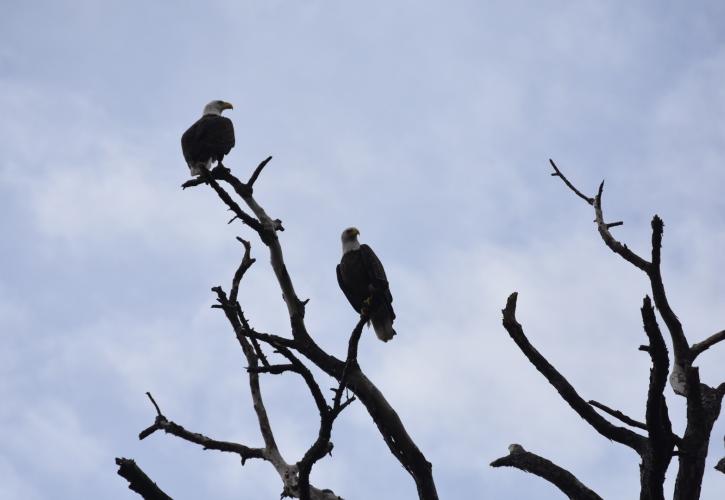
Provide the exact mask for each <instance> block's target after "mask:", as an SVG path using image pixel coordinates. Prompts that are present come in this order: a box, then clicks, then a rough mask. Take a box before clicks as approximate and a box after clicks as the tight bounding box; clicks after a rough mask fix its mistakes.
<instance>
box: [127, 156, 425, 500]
mask: <svg viewBox="0 0 725 500" xmlns="http://www.w3.org/2000/svg"><path fill="white" fill-rule="evenodd" d="M271 159H272V157H271V156H270V157H269V158H267V159H265V160H264V161H263V162H261V163H260V164H259V165H258V166H257V168H256V169H255V170H254V172H253V174H252V175H251V177H250V178H249V180H248V181H247V182H246V183H244V182H242V181H241V180H239V179H238V178H237V177H236V176H234V175H233V174H232V172H231V170H229V169H228V168H226V167H224V166H222V165H219V166H217V167H215V168H214V169H213V170H211V171H208V170H203V171H202V173H201V175H200V176H199V177H197V178H195V179H192V180H190V181H187V182H185V183H184V184H183V185H182V187H183V188H184V189H186V188H191V187H195V186H200V185H208V186H210V187H211V188H212V189H213V190H214V191H215V192H216V194H217V195H218V197H219V198H220V199H221V200H222V202H224V204H225V205H226V206H227V208H228V209H229V210H231V211H232V212H233V213H234V217H233V218H232V219H231V220H230V221H229V223H231V222H233V221H235V220H239V221H241V222H242V223H243V224H245V225H246V226H248V227H249V228H251V229H252V230H253V231H254V232H255V233H257V236H258V237H259V240H260V241H261V242H262V243H263V244H264V245H265V246H266V247H267V250H268V251H269V257H270V263H271V266H272V269H273V271H274V274H275V276H276V278H277V282H278V284H279V287H280V289H281V291H282V297H283V299H284V302H285V304H286V306H287V312H288V315H289V322H290V330H291V332H290V333H291V335H289V336H281V335H275V334H270V333H263V332H258V331H257V330H255V329H254V328H253V327H252V326H250V323H249V321H248V320H247V318H246V316H245V313H244V311H243V310H242V306H241V304H240V303H239V302H238V301H237V296H238V291H239V286H240V283H241V281H242V278H243V276H244V274H245V273H246V271H247V270H248V269H249V268H250V267H251V266H252V264H254V262H255V259H253V258H252V257H251V256H250V250H251V244H250V243H249V242H248V241H245V240H243V239H241V238H238V240H239V241H240V242H241V243H242V244H243V245H244V248H245V251H244V256H243V258H242V261H241V263H240V265H239V268H238V269H237V271H236V273H235V274H234V277H233V279H232V285H231V288H230V291H229V294H228V295H227V293H226V292H225V291H224V289H223V288H222V287H221V286H216V287H214V288H212V291H213V292H214V294H215V296H216V301H217V303H216V304H215V305H213V306H212V307H214V308H217V309H219V310H221V311H222V312H223V313H224V315H225V316H226V318H227V320H228V322H229V324H230V326H231V329H232V331H233V332H234V335H235V337H236V339H237V341H238V343H239V345H240V347H241V350H242V353H243V354H244V356H245V358H246V361H247V372H248V377H249V385H250V389H251V395H252V402H253V406H254V410H255V412H256V416H257V420H258V423H259V430H260V433H261V435H262V440H263V442H264V446H262V447H249V446H246V445H243V444H240V443H232V442H228V441H219V440H216V439H212V438H210V437H207V436H205V435H203V434H199V433H196V432H192V431H189V430H187V429H185V428H184V427H182V426H181V425H179V424H177V423H176V422H174V421H172V420H169V419H168V418H167V417H166V416H165V415H164V414H163V413H162V412H161V409H160V408H159V406H158V405H157V403H156V401H155V400H154V398H153V397H152V396H151V394H149V393H147V395H148V398H149V399H150V401H151V403H152V404H153V406H154V409H155V411H156V417H155V420H154V423H153V424H152V425H151V426H149V427H148V428H146V429H145V430H143V431H142V432H141V433H140V434H139V439H144V438H146V437H148V436H149V435H151V434H153V433H154V432H156V431H160V430H162V431H164V432H165V433H167V434H172V435H174V436H176V437H179V438H181V439H184V440H186V441H189V442H191V443H194V444H197V445H199V446H201V447H202V448H203V449H205V450H216V451H222V452H227V453H234V454H237V455H238V456H239V457H240V458H241V463H242V465H244V463H245V461H246V460H248V459H260V460H265V461H267V462H270V463H271V464H272V466H273V467H274V468H275V470H276V471H277V473H278V474H279V476H280V479H281V481H282V484H283V490H282V496H283V497H285V496H287V497H295V498H300V499H302V500H310V499H312V500H337V499H340V497H339V496H337V495H336V494H335V493H333V492H332V491H330V490H329V489H321V488H317V487H314V486H312V485H311V484H310V472H311V470H312V467H313V466H314V465H315V463H316V462H317V461H319V460H320V459H322V458H323V457H324V456H325V455H326V454H328V453H329V452H330V451H331V450H332V446H333V445H332V442H331V435H332V427H333V424H334V422H335V419H336V418H337V416H338V415H340V413H341V412H342V411H343V410H344V409H345V407H347V406H348V405H349V404H351V403H352V402H353V401H354V400H355V399H358V400H359V401H360V402H361V403H362V404H363V405H364V406H365V408H366V409H367V411H368V413H369V414H370V417H371V418H372V419H373V421H374V422H375V425H376V426H377V428H378V430H379V431H380V434H381V435H382V438H383V439H384V441H385V443H386V444H387V445H388V448H389V449H390V451H391V453H392V454H393V455H394V456H395V458H397V459H398V461H399V462H400V464H401V465H402V466H403V467H404V468H405V469H406V470H407V471H408V473H410V475H411V476H412V477H413V480H414V481H415V484H416V487H417V490H418V497H419V499H420V500H437V498H438V494H437V493H436V487H435V483H434V481H433V474H432V470H431V464H430V463H429V462H428V460H427V459H426V458H425V456H424V455H423V453H422V452H421V451H420V450H419V449H418V447H417V446H416V444H415V442H414V441H413V440H412V439H411V437H410V436H409V435H408V433H407V431H406V429H405V427H404V426H403V422H402V421H401V420H400V418H399V417H398V414H397V413H396V412H395V410H394V409H393V407H392V406H391V405H390V403H388V401H387V400H386V399H385V397H384V396H383V394H382V393H381V392H380V391H379V390H378V388H377V387H376V386H375V385H374V384H373V383H372V381H370V379H368V377H367V376H366V375H365V373H364V372H363V370H362V368H361V366H360V364H359V363H358V360H357V350H358V343H359V341H360V337H361V334H362V329H363V326H364V325H365V323H366V322H367V319H368V318H367V317H366V316H365V315H361V317H360V319H359V321H358V322H357V324H356V325H355V327H354V328H353V330H352V333H351V335H350V339H349V342H348V351H347V355H346V358H345V359H344V360H343V359H339V358H337V357H335V356H333V355H332V354H329V353H327V352H325V351H324V350H323V349H322V348H321V347H320V346H318V345H317V343H316V342H315V341H314V339H313V337H312V335H310V333H309V332H308V331H307V327H306V325H305V307H306V305H307V301H306V300H305V301H303V300H300V299H299V297H298V295H297V292H296V291H295V288H294V285H293V281H292V278H291V276H290V274H289V272H288V271H287V267H286V266H285V263H284V255H283V252H282V246H281V244H280V241H279V238H278V236H277V232H278V231H284V228H283V226H282V222H281V221H280V220H279V219H272V218H271V217H270V216H268V215H267V213H266V212H265V210H264V209H263V208H262V206H261V205H260V204H259V203H258V202H257V200H256V199H255V198H254V196H253V194H254V191H253V188H254V183H255V182H256V181H257V179H258V177H259V175H260V174H261V173H262V170H263V169H264V167H265V166H266V165H267V164H268V163H269V161H270V160H271ZM222 182H223V183H226V184H227V185H228V186H230V187H231V188H232V190H233V192H234V193H235V194H236V197H238V199H241V201H242V202H243V203H244V204H246V206H247V207H248V208H249V210H250V211H251V214H250V213H248V212H246V211H245V210H244V209H243V208H242V207H241V206H240V204H239V203H238V202H237V201H236V200H235V197H234V196H233V195H232V194H230V193H229V192H228V191H227V190H226V189H225V188H224V187H222V185H221V183H222ZM252 214H253V215H252ZM265 349H266V351H265ZM270 351H271V353H272V355H273V356H275V357H276V359H277V360H272V358H271V357H270ZM303 359H306V360H307V361H308V362H311V363H313V364H314V365H315V366H317V367H318V368H319V369H321V370H322V371H323V372H325V373H326V374H327V375H329V376H330V377H332V378H334V379H335V380H336V381H337V387H336V388H335V389H334V391H333V397H332V401H330V402H328V401H327V399H326V398H325V396H324V395H323V392H322V390H321V389H320V386H319V384H318V383H317V381H316V380H315V378H314V376H313V375H312V372H311V371H310V370H309V368H308V367H307V366H306V365H305V362H303ZM288 372H290V373H296V374H297V375H299V376H301V377H302V379H303V380H304V382H305V384H306V386H307V388H308V389H309V392H310V394H311V396H312V398H313V400H314V401H315V404H316V406H317V409H318V410H319V414H320V425H319V432H318V435H317V436H316V438H315V440H314V442H313V443H312V444H311V445H310V447H309V449H308V450H307V451H306V452H305V454H304V455H303V456H302V457H301V458H300V459H299V460H298V461H296V462H288V461H286V460H285V459H284V457H282V455H281V453H280V451H279V449H278V447H277V444H276V442H275V438H274V433H273V429H272V427H271V425H270V421H269V418H268V416H267V411H266V408H265V405H264V400H263V398H262V391H261V388H260V384H259V376H260V375H262V374H273V375H278V374H282V373H288ZM348 391H349V392H352V393H353V394H354V396H350V397H346V396H345V395H346V394H348ZM119 460H120V461H122V460H126V459H117V461H119ZM118 463H119V465H122V463H124V462H118ZM134 466H135V464H134ZM136 469H138V468H137V467H136ZM128 470H129V469H128V468H124V467H123V466H122V467H121V470H119V474H120V475H122V476H124V477H125V478H127V479H128V481H129V483H130V485H129V488H131V489H133V490H134V491H136V492H138V493H140V494H141V495H142V496H144V498H147V499H156V498H159V499H160V498H168V496H166V494H165V493H163V492H161V490H160V489H159V488H158V487H157V486H156V485H155V484H154V483H153V482H152V481H151V480H150V479H149V478H148V477H147V476H146V475H145V474H144V473H143V472H142V471H141V470H140V469H138V470H137V471H136V470H135V469H131V473H129V472H128ZM157 490H158V491H157ZM144 492H148V493H144ZM147 494H148V495H149V496H147ZM153 495H158V496H153ZM160 495H163V496H160Z"/></svg>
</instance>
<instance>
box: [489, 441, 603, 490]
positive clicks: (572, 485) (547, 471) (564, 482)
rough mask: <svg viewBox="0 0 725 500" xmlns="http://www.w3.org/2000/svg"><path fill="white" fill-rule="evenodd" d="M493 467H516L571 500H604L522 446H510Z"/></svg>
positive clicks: (492, 464)
mask: <svg viewBox="0 0 725 500" xmlns="http://www.w3.org/2000/svg"><path fill="white" fill-rule="evenodd" d="M491 467H515V468H517V469H521V470H522V471H525V472H530V473H531V474H534V475H536V476H539V477H540V478H542V479H546V480H547V481H549V482H550V483H551V484H553V485H554V486H556V487H557V488H559V489H560V490H561V491H562V493H564V494H565V495H566V496H568V497H569V498H570V499H571V500H602V497H600V496H599V495H597V494H596V493H595V492H594V491H592V490H591V489H589V488H587V487H586V486H585V485H584V484H583V483H582V482H581V481H579V480H578V479H577V478H576V477H575V476H574V474H572V473H571V472H569V471H568V470H566V469H563V468H562V467H559V466H558V465H556V464H555V463H554V462H552V461H550V460H547V459H545V458H544V457H540V456H539V455H536V454H534V453H531V452H529V451H526V450H524V448H523V447H522V446H521V445H518V444H512V445H511V446H509V454H508V455H507V456H505V457H501V458H499V459H497V460H494V461H493V462H491Z"/></svg>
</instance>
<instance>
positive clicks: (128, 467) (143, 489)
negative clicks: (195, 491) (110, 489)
mask: <svg viewBox="0 0 725 500" xmlns="http://www.w3.org/2000/svg"><path fill="white" fill-rule="evenodd" d="M116 465H118V475H119V476H121V477H122V478H124V479H125V480H126V481H128V489H130V490H133V491H135V492H136V493H138V494H139V495H141V496H142V497H143V498H144V500H173V499H172V498H171V497H170V496H169V495H167V494H166V493H164V492H163V491H162V490H161V488H159V487H158V486H157V485H156V483H154V482H153V481H152V480H151V478H150V477H148V476H147V475H146V473H145V472H144V471H143V470H141V467H139V466H138V465H136V462H135V461H134V460H132V459H130V458H116Z"/></svg>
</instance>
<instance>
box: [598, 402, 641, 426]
mask: <svg viewBox="0 0 725 500" xmlns="http://www.w3.org/2000/svg"><path fill="white" fill-rule="evenodd" d="M589 404H590V405H592V406H593V407H594V408H598V409H600V410H602V411H603V412H604V413H606V414H608V415H611V416H612V417H614V418H616V419H617V420H619V421H620V422H622V423H625V424H627V425H629V426H631V427H636V428H638V429H642V430H645V431H646V430H647V426H646V425H645V424H644V423H643V422H640V421H638V420H635V419H633V418H631V417H628V416H627V415H625V414H624V413H622V412H621V411H619V410H614V409H612V408H610V407H608V406H606V405H603V404H602V403H599V402H598V401H594V400H589Z"/></svg>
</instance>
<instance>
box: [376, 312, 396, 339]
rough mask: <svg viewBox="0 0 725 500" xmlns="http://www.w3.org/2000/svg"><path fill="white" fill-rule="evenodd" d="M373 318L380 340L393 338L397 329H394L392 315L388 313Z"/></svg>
mask: <svg viewBox="0 0 725 500" xmlns="http://www.w3.org/2000/svg"><path fill="white" fill-rule="evenodd" d="M371 319H372V323H373V329H374V330H375V335H377V336H378V338H379V339H380V340H382V341H383V342H387V341H388V340H390V339H392V338H393V336H394V335H395V330H393V321H392V320H391V319H390V316H388V315H387V314H383V315H376V316H373V317H372V318H371Z"/></svg>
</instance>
